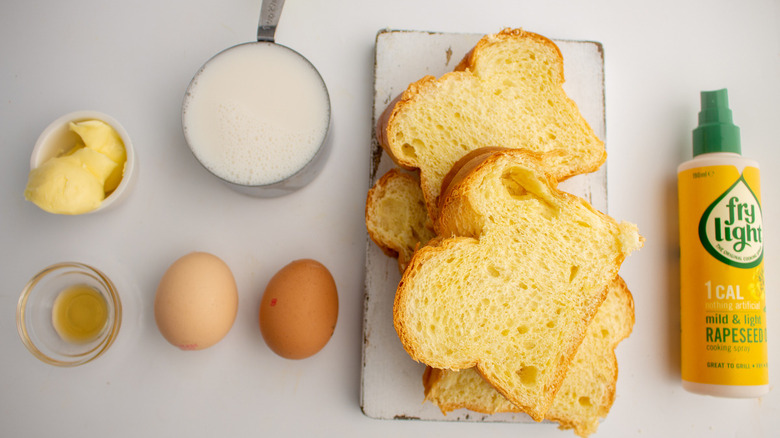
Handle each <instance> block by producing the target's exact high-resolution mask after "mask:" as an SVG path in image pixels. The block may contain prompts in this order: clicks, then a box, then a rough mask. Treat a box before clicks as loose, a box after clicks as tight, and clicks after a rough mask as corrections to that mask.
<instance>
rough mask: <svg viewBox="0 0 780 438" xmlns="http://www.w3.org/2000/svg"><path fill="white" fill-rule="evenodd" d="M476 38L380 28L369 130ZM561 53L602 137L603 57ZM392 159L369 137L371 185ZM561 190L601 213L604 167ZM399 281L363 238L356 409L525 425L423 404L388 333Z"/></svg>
mask: <svg viewBox="0 0 780 438" xmlns="http://www.w3.org/2000/svg"><path fill="white" fill-rule="evenodd" d="M481 37H482V35H477V34H459V33H434V32H419V31H400V30H382V31H380V32H379V33H378V34H377V38H376V48H375V50H376V51H375V65H374V117H373V120H374V125H375V124H376V120H377V119H378V118H379V116H380V115H381V114H382V111H384V110H385V108H386V107H387V105H388V104H389V103H390V102H391V101H392V100H393V99H394V98H395V97H396V96H398V95H399V94H400V93H402V92H403V91H404V90H405V89H406V87H407V86H408V85H409V84H410V83H412V82H414V81H416V80H418V79H420V78H422V77H423V76H425V75H434V76H436V77H439V76H441V75H443V74H444V73H447V72H449V71H452V70H453V69H454V68H455V66H456V65H457V64H458V63H459V62H460V60H461V59H462V58H463V57H464V56H465V55H466V53H468V51H469V50H471V48H472V47H474V45H475V44H476V43H477V41H479V39H480V38H481ZM555 42H556V44H558V47H559V48H560V50H561V53H562V54H563V59H564V75H565V77H566V83H565V84H564V88H565V89H566V92H567V93H568V95H569V97H570V98H572V99H573V100H574V101H575V102H576V103H577V105H578V106H579V109H580V111H581V112H582V114H583V116H584V117H585V119H586V120H587V121H588V123H590V125H591V127H592V128H593V130H594V132H595V133H596V135H597V136H598V137H599V138H601V139H602V140H606V139H605V117H604V56H603V50H602V46H601V44H599V43H596V42H590V41H559V40H556V41H555ZM392 167H394V164H393V162H392V160H391V159H390V158H389V157H388V156H387V154H385V153H384V152H383V151H382V149H381V147H380V146H379V144H378V142H377V139H376V136H375V135H373V137H372V154H371V163H370V173H369V187H371V186H372V185H373V184H374V182H375V181H376V180H377V179H379V178H380V177H381V176H382V175H383V174H384V173H385V172H386V171H387V170H389V169H391V168H392ZM559 187H560V188H561V189H563V190H566V191H569V192H571V193H573V194H575V195H578V196H581V197H583V198H585V199H587V200H589V201H590V202H591V204H593V206H594V207H595V208H597V209H599V210H601V211H603V212H607V189H606V187H607V176H606V165H604V166H602V168H601V169H600V170H599V171H598V172H595V173H593V174H589V175H580V176H577V177H574V178H571V179H569V180H568V181H565V182H564V183H562V184H561V185H560V186H559ZM400 278H401V275H400V273H399V272H398V263H397V261H396V259H394V258H390V257H387V256H386V255H384V254H383V253H382V251H381V250H380V249H379V248H378V247H377V246H376V245H375V244H374V243H373V242H372V241H371V240H370V239H369V240H368V243H367V248H366V279H365V288H366V289H365V295H364V297H365V302H364V316H363V367H362V376H361V377H362V380H361V395H360V405H361V409H362V410H363V413H364V414H365V415H367V416H369V417H372V418H377V419H420V420H445V421H499V422H531V421H533V420H531V419H530V417H528V416H527V415H525V414H496V415H483V414H478V413H474V412H471V411H467V410H465V409H461V410H457V411H453V412H450V413H449V414H448V415H446V416H445V415H443V414H442V413H441V411H439V408H438V407H436V406H435V405H433V404H432V403H429V402H425V403H424V402H423V401H424V396H423V386H422V373H423V370H424V369H425V366H424V365H422V364H419V363H417V362H414V361H413V360H412V359H411V358H410V357H409V356H408V355H407V354H406V352H405V351H404V349H403V347H402V346H401V343H400V341H399V340H398V336H397V335H396V333H395V329H394V328H393V297H394V294H395V289H396V286H397V285H398V281H399V280H400Z"/></svg>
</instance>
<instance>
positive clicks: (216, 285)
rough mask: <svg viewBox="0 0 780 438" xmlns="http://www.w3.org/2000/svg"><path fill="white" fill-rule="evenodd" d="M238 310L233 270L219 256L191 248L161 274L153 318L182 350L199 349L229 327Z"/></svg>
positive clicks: (223, 333)
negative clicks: (194, 250)
mask: <svg viewBox="0 0 780 438" xmlns="http://www.w3.org/2000/svg"><path fill="white" fill-rule="evenodd" d="M237 312H238V289H237V288H236V281H235V279H234V278H233V273H232V272H231V271H230V268H229V267H228V266H227V265H226V264H225V262H223V261H222V259H220V258H219V257H217V256H215V255H213V254H209V253H205V252H193V253H190V254H187V255H185V256H183V257H181V258H180V259H178V260H176V261H175V262H174V263H173V264H172V265H171V266H170V267H169V268H168V270H167V271H165V274H164V275H163V277H162V279H161V280H160V284H159V285H158V286H157V294H156V295H155V298H154V319H155V321H156V322H157V328H158V329H159V330H160V333H161V334H162V335H163V337H165V339H166V340H167V341H168V342H170V343H171V344H173V345H175V346H177V347H179V348H181V349H182V350H202V349H204V348H207V347H210V346H212V345H214V344H216V343H217V342H219V341H220V340H221V339H222V338H223V337H225V335H226V334H227V333H228V332H229V331H230V328H231V327H232V326H233V322H234V321H235V319H236V313H237Z"/></svg>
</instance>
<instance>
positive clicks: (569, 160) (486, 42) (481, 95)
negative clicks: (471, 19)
mask: <svg viewBox="0 0 780 438" xmlns="http://www.w3.org/2000/svg"><path fill="white" fill-rule="evenodd" d="M458 69H459V71H455V72H451V73H447V74H445V75H444V76H442V77H441V78H440V79H436V78H434V77H432V76H426V77H424V78H422V79H420V80H419V81H417V82H415V83H412V84H410V85H409V87H408V88H407V89H406V91H404V92H403V94H402V95H400V96H399V97H398V98H397V99H395V100H394V101H393V103H391V104H390V105H389V106H388V108H387V109H386V110H385V112H384V113H383V114H382V116H381V117H380V119H379V120H378V123H377V138H378V139H379V143H380V144H381V145H382V147H383V148H384V149H385V150H386V151H387V153H388V154H389V155H390V157H392V158H393V160H394V161H395V162H396V163H397V164H398V165H399V166H401V167H404V168H407V169H420V173H421V175H420V176H421V185H422V189H423V193H424V195H425V200H426V203H427V207H428V211H429V214H430V215H431V218H434V219H435V217H436V216H437V213H438V211H437V204H438V202H437V198H438V196H439V194H440V188H441V181H442V178H444V176H445V175H446V174H447V172H448V171H449V170H450V168H451V167H452V165H453V163H455V162H456V161H457V160H458V159H459V158H460V157H461V156H463V155H464V154H466V153H467V152H469V151H471V150H474V149H477V148H481V147H485V146H502V147H508V148H528V149H531V150H533V151H536V152H548V154H546V155H545V157H544V161H545V162H544V165H545V166H546V167H547V168H548V172H549V173H551V174H552V176H553V177H554V178H555V179H557V180H563V179H566V178H568V177H570V176H573V175H577V174H581V173H587V172H592V171H595V170H596V169H598V168H599V167H600V166H601V164H603V163H604V161H605V160H606V151H605V148H604V143H603V142H602V141H601V140H600V139H598V138H597V137H596V135H595V134H594V133H593V130H592V129H591V127H590V126H589V125H588V123H587V122H586V121H585V119H584V118H583V117H582V115H581V114H580V112H579V109H578V108H577V105H576V104H575V103H574V102H573V101H572V100H571V99H569V98H568V96H567V95H566V93H565V92H564V90H563V83H564V76H563V57H562V56H561V52H560V50H559V49H558V47H557V46H556V45H555V43H553V42H552V41H550V40H549V39H547V38H545V37H543V36H541V35H537V34H534V33H530V32H525V31H523V30H521V29H506V30H503V31H502V32H500V33H498V34H495V35H488V36H486V37H484V38H483V39H482V40H480V41H479V43H478V44H477V45H476V46H475V47H474V49H472V51H471V52H470V53H469V54H468V55H467V56H466V57H465V58H464V60H463V61H462V62H461V63H460V64H459V66H458Z"/></svg>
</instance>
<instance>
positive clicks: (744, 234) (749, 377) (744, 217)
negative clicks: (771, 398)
mask: <svg viewBox="0 0 780 438" xmlns="http://www.w3.org/2000/svg"><path fill="white" fill-rule="evenodd" d="M677 171H678V189H679V204H680V205H679V207H680V209H679V214H680V280H681V289H680V310H681V341H682V342H681V346H682V385H683V388H685V389H686V390H688V391H690V392H694V393H698V394H707V395H713V396H720V397H759V396H761V395H763V394H766V393H767V392H768V390H769V372H768V368H767V363H768V361H767V330H766V304H765V292H764V263H763V259H764V234H763V233H764V230H763V221H762V215H761V194H760V182H759V176H760V175H759V169H758V163H756V162H755V161H753V160H750V159H747V158H744V157H742V156H741V146H740V135H739V128H738V127H737V126H735V125H734V124H733V122H732V116H731V110H730V109H729V104H728V94H727V90H725V89H722V90H716V91H703V92H702V93H701V112H700V113H699V125H698V127H697V128H696V129H694V131H693V159H692V160H690V161H686V162H685V163H682V164H681V165H680V166H679V168H678V169H677Z"/></svg>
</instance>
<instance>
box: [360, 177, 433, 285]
mask: <svg viewBox="0 0 780 438" xmlns="http://www.w3.org/2000/svg"><path fill="white" fill-rule="evenodd" d="M366 229H367V230H368V236H369V237H370V238H371V240H373V241H374V243H376V245H377V246H379V248H381V249H382V252H384V253H385V254H386V255H388V256H389V257H397V258H398V268H399V269H400V271H401V272H403V271H404V269H406V265H407V264H408V263H409V260H411V258H412V254H413V253H414V250H415V249H416V248H417V245H418V244H419V243H422V244H425V243H426V242H428V241H429V240H430V239H432V238H433V229H432V225H430V221H429V220H428V212H427V211H426V210H425V201H424V199H423V195H422V191H421V189H420V181H419V180H418V179H417V178H416V177H415V176H414V175H410V174H408V173H405V172H402V171H400V170H399V169H397V168H395V169H390V170H389V171H388V172H387V173H385V174H384V175H383V176H382V177H381V178H379V180H377V182H376V183H375V184H374V186H373V187H371V189H370V190H369V191H368V196H367V198H366Z"/></svg>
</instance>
